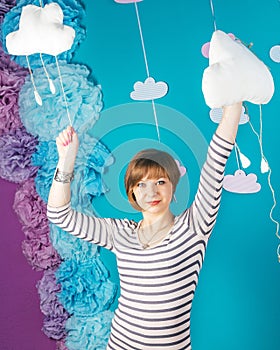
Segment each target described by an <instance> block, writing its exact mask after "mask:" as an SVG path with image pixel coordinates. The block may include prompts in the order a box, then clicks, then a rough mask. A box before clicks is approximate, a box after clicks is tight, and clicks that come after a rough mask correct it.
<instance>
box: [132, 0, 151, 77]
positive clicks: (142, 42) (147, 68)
mask: <svg viewBox="0 0 280 350" xmlns="http://www.w3.org/2000/svg"><path fill="white" fill-rule="evenodd" d="M134 4H135V11H136V17H137V22H138V28H139V33H140V38H141V44H142V50H143V55H144V61H145V66H146V72H147V76H148V77H149V76H150V72H149V66H148V60H147V54H146V49H145V43H144V37H143V33H142V27H141V22H140V16H139V12H138V6H137V3H136V2H135V3H134Z"/></svg>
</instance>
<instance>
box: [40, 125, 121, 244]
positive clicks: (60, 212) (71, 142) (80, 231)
mask: <svg viewBox="0 0 280 350" xmlns="http://www.w3.org/2000/svg"><path fill="white" fill-rule="evenodd" d="M56 145H57V151H58V156H59V161H58V164H57V169H56V172H55V175H54V179H53V182H52V186H51V189H50V193H49V199H48V211H47V215H48V218H49V220H50V221H51V222H52V223H54V224H55V225H57V226H59V227H60V228H61V229H62V230H64V231H67V232H69V233H70V234H72V235H73V236H75V237H77V238H81V239H83V240H86V241H88V242H92V243H95V244H98V245H100V246H102V247H105V248H107V249H110V250H112V249H113V243H112V233H113V231H114V229H115V227H116V225H115V224H114V221H113V220H112V219H102V218H96V217H93V216H88V215H85V214H83V213H80V212H77V211H75V210H73V209H72V208H71V204H70V201H71V189H70V183H71V179H72V177H73V171H74V165H75V160H76V156H77V152H78V148H79V140H78V136H77V134H76V132H75V131H74V129H73V128H72V127H70V126H69V127H68V128H66V129H65V130H64V131H62V132H61V133H60V134H59V135H58V137H57V139H56Z"/></svg>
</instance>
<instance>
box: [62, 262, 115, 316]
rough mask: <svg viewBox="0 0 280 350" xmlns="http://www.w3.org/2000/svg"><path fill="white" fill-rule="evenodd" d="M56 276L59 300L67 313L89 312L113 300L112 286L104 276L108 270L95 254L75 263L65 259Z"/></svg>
mask: <svg viewBox="0 0 280 350" xmlns="http://www.w3.org/2000/svg"><path fill="white" fill-rule="evenodd" d="M56 277H57V283H59V284H60V285H61V292H60V293H59V295H58V296H59V300H60V302H61V303H62V305H63V306H64V307H65V309H66V310H67V311H68V312H69V313H70V314H72V313H75V315H81V316H91V315H94V314H96V313H98V312H100V311H103V310H104V309H108V308H109V307H110V305H111V304H112V302H113V300H114V297H115V294H116V286H115V284H113V283H112V282H111V281H109V280H108V271H107V270H106V268H105V267H104V265H103V264H102V262H101V261H100V260H99V259H98V258H96V259H88V260H86V261H83V262H79V263H78V262H77V261H76V260H73V259H72V260H66V261H64V262H62V263H61V265H60V266H59V268H58V270H57V272H56Z"/></svg>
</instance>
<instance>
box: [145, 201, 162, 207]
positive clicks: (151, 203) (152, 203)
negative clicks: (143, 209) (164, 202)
mask: <svg viewBox="0 0 280 350" xmlns="http://www.w3.org/2000/svg"><path fill="white" fill-rule="evenodd" d="M159 203H160V200H158V201H152V202H148V204H149V205H150V206H152V207H154V206H156V205H158V204H159Z"/></svg>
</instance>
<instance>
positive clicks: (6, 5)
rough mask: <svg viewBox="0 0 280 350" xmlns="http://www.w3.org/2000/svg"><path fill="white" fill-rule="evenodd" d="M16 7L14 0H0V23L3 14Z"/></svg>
mask: <svg viewBox="0 0 280 350" xmlns="http://www.w3.org/2000/svg"><path fill="white" fill-rule="evenodd" d="M14 6H16V0H1V2H0V23H2V22H3V19H4V17H5V14H6V13H7V12H9V11H10V9H12V8H13V7H14Z"/></svg>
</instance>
